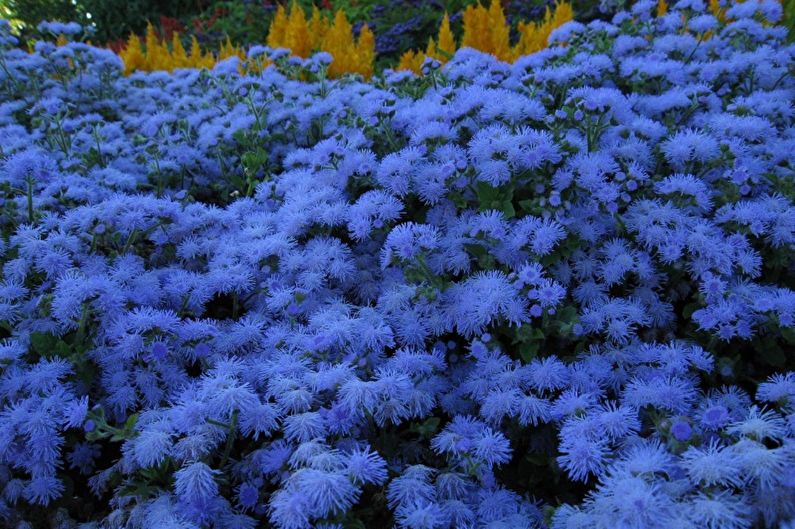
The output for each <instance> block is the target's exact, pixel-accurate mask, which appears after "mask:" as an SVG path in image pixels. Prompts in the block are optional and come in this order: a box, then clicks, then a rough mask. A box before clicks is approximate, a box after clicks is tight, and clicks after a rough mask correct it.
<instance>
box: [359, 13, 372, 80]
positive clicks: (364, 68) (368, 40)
mask: <svg viewBox="0 0 795 529" xmlns="http://www.w3.org/2000/svg"><path fill="white" fill-rule="evenodd" d="M356 57H357V65H356V70H354V71H355V72H356V73H359V74H361V75H362V76H363V77H364V78H365V79H369V78H370V77H372V76H373V64H374V63H375V35H374V34H373V32H372V31H370V27H369V26H368V25H367V24H365V25H364V26H362V29H361V31H360V32H359V40H358V41H357V42H356Z"/></svg>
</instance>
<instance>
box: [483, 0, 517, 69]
mask: <svg viewBox="0 0 795 529" xmlns="http://www.w3.org/2000/svg"><path fill="white" fill-rule="evenodd" d="M487 20H488V28H489V35H488V39H489V49H488V50H483V51H488V53H491V54H492V55H494V56H495V57H497V58H498V59H500V60H501V61H510V60H511V59H513V50H511V43H510V28H509V27H508V23H507V21H506V20H505V13H503V11H502V5H501V4H500V2H499V0H491V5H490V6H489V10H488V18H487Z"/></svg>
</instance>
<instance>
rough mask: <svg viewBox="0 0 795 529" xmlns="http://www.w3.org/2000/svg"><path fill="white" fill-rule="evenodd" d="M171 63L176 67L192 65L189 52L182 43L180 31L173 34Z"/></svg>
mask: <svg viewBox="0 0 795 529" xmlns="http://www.w3.org/2000/svg"><path fill="white" fill-rule="evenodd" d="M171 59H172V60H171V63H172V65H173V67H174V68H188V67H189V66H191V64H190V62H189V61H188V53H187V52H186V51H185V47H184V46H183V45H182V40H181V39H180V38H179V33H177V32H176V31H175V32H174V33H173V34H172V35H171Z"/></svg>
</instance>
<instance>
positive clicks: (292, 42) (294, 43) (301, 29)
mask: <svg viewBox="0 0 795 529" xmlns="http://www.w3.org/2000/svg"><path fill="white" fill-rule="evenodd" d="M283 47H285V48H289V49H290V51H291V52H292V54H293V55H297V56H299V57H303V58H306V57H309V55H310V54H311V53H312V39H311V38H310V36H309V25H308V24H307V21H306V15H304V10H303V9H302V8H301V7H299V6H298V4H296V2H295V0H293V5H292V6H291V7H290V15H289V16H288V17H287V26H286V28H285V31H284V45H283Z"/></svg>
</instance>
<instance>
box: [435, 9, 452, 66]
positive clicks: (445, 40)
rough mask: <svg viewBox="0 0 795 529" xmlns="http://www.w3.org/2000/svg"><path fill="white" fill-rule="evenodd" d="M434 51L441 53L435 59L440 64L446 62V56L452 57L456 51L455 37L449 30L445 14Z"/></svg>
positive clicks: (448, 19)
mask: <svg viewBox="0 0 795 529" xmlns="http://www.w3.org/2000/svg"><path fill="white" fill-rule="evenodd" d="M436 41H437V44H436V49H437V50H438V51H439V52H441V53H440V55H441V56H440V57H436V58H437V59H439V61H441V62H447V57H446V55H453V54H454V53H455V51H456V45H455V37H454V36H453V31H452V30H451V29H450V17H449V16H447V13H446V12H445V14H444V18H443V19H442V25H441V26H440V27H439V36H438V38H437V39H436Z"/></svg>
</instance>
